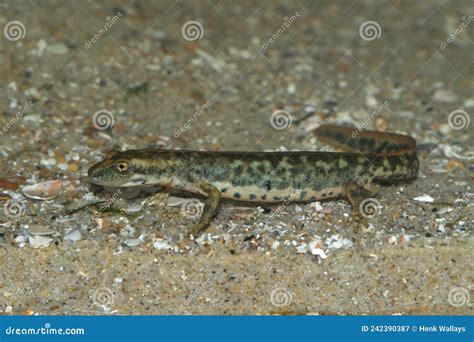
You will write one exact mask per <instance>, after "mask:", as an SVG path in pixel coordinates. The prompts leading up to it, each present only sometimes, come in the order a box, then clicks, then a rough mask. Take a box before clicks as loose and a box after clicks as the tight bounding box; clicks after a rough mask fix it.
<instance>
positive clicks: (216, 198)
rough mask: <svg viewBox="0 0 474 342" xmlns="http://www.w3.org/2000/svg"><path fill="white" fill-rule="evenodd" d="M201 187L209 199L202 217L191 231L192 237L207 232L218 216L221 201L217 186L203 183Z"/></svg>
mask: <svg viewBox="0 0 474 342" xmlns="http://www.w3.org/2000/svg"><path fill="white" fill-rule="evenodd" d="M199 187H200V188H201V190H202V191H203V192H205V193H206V195H207V199H206V202H205V205H204V209H203V211H202V214H201V217H200V218H199V222H198V223H197V224H196V225H194V226H193V227H192V228H191V229H190V231H189V235H192V236H193V237H197V236H198V235H199V234H200V233H201V232H203V231H204V230H206V228H207V227H208V226H209V223H210V222H211V220H212V218H213V217H214V216H215V215H216V214H217V208H218V207H219V202H220V200H221V193H220V192H219V190H218V189H217V188H216V187H215V186H213V185H211V184H209V183H205V182H201V183H200V184H199Z"/></svg>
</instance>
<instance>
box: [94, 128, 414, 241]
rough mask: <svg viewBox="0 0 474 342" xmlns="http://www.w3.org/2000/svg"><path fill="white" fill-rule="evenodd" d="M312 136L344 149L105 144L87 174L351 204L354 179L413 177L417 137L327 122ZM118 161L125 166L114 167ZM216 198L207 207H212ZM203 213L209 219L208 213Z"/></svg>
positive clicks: (130, 182)
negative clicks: (108, 148) (111, 147)
mask: <svg viewBox="0 0 474 342" xmlns="http://www.w3.org/2000/svg"><path fill="white" fill-rule="evenodd" d="M315 135H316V136H317V137H318V138H319V139H320V140H322V141H324V142H326V143H328V144H331V145H334V146H338V147H343V148H344V149H345V150H346V151H349V152H311V151H298V152H230V151H225V152H219V151H186V150H184V151H183V150H164V149H141V150H128V151H124V152H119V151H112V152H109V153H108V154H107V156H106V159H104V160H103V161H101V162H99V163H97V164H95V165H93V166H92V167H91V168H90V169H89V172H88V175H89V181H90V182H91V183H95V184H99V185H102V186H113V187H129V186H143V185H161V186H166V187H171V188H174V189H177V190H184V191H188V192H192V193H196V194H201V195H204V196H206V197H208V198H211V197H212V198H213V201H217V202H219V201H220V199H221V198H225V199H232V200H236V201H244V202H255V203H277V202H285V203H286V202H298V201H315V200H320V199H329V198H336V197H341V196H343V197H346V198H348V199H349V200H350V201H351V204H352V205H353V207H354V206H355V205H357V204H358V203H357V202H359V201H360V200H361V199H360V198H358V196H356V195H354V196H351V194H350V193H349V192H348V191H349V190H348V189H353V188H354V184H358V185H359V186H361V187H364V186H366V185H368V184H372V183H394V182H398V181H401V180H407V179H411V178H414V177H416V176H417V173H418V168H419V164H418V158H417V155H416V142H415V140H414V139H413V138H411V137H409V136H406V135H400V134H394V133H382V132H374V131H362V132H358V131H355V130H353V129H351V128H349V127H342V126H334V125H325V126H321V127H320V128H319V129H317V130H316V131H315ZM124 164H125V165H126V170H125V171H124V170H122V169H120V167H123V165H124ZM118 165H121V166H120V167H119V166H118ZM349 184H350V187H348V185H349ZM351 191H352V190H351ZM353 192H354V194H358V193H361V192H360V191H359V192H357V191H353ZM210 193H212V196H210ZM359 197H360V196H359ZM217 204H218V203H217ZM217 204H216V203H213V204H212V205H210V207H212V208H214V209H213V210H214V211H217V206H218V205H217ZM204 215H206V217H207V221H209V214H208V213H204V214H203V216H204ZM198 225H199V227H200V229H193V230H192V231H193V232H194V233H195V234H198V233H199V232H200V231H202V230H203V229H205V227H204V225H203V224H202V222H200V223H198Z"/></svg>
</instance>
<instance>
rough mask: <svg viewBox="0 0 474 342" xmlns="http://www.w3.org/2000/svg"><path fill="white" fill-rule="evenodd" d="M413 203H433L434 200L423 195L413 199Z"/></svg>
mask: <svg viewBox="0 0 474 342" xmlns="http://www.w3.org/2000/svg"><path fill="white" fill-rule="evenodd" d="M414 200H415V201H419V202H426V203H433V202H434V198H433V197H431V196H430V195H423V196H418V197H415V198H414Z"/></svg>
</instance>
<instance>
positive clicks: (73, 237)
mask: <svg viewBox="0 0 474 342" xmlns="http://www.w3.org/2000/svg"><path fill="white" fill-rule="evenodd" d="M81 236H82V234H81V231H80V230H79V229H74V230H72V231H70V232H69V233H67V234H66V235H64V240H69V241H79V240H80V239H81Z"/></svg>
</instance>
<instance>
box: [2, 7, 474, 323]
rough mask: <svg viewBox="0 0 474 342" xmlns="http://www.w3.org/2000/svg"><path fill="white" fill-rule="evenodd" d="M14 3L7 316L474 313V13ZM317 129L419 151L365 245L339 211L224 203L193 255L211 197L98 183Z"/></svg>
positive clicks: (289, 143)
mask: <svg viewBox="0 0 474 342" xmlns="http://www.w3.org/2000/svg"><path fill="white" fill-rule="evenodd" d="M0 9H1V10H0V25H1V26H2V27H3V28H5V27H11V26H12V25H16V28H17V30H19V32H20V35H19V36H17V35H16V33H15V31H8V30H5V31H4V32H3V33H4V35H3V36H0V38H2V39H0V79H1V80H2V82H0V84H1V87H2V90H1V91H0V128H1V130H0V132H1V135H0V161H1V163H0V200H1V202H0V204H2V205H4V206H5V208H6V209H5V210H3V211H0V224H1V225H0V265H1V267H0V312H2V313H4V314H58V315H59V314H287V315H291V314H472V313H473V306H472V301H473V300H474V294H473V282H474V272H473V270H472V261H473V250H474V248H473V247H474V239H473V236H472V229H473V226H474V224H473V218H474V215H473V210H472V208H473V197H472V193H473V190H472V187H473V178H472V171H473V169H474V168H473V158H474V156H473V151H472V146H474V134H473V129H472V127H473V123H472V122H471V121H472V120H471V119H472V118H473V113H474V97H473V91H472V89H473V86H474V72H473V67H474V64H473V62H472V60H473V59H472V57H473V52H472V42H473V41H474V35H473V30H472V27H473V25H474V19H472V20H471V19H470V18H471V17H469V15H470V14H471V15H472V13H474V6H473V4H472V2H470V1H456V2H443V1H440V2H439V3H438V2H431V1H430V2H428V1H426V2H416V3H414V2H411V1H401V2H397V3H396V4H395V3H390V2H384V1H380V2H379V1H373V2H372V1H355V2H352V1H347V2H346V1H339V2H333V1H320V2H318V3H314V2H306V1H299V2H294V3H291V4H288V3H287V2H286V1H281V2H276V1H272V2H268V3H267V2H257V1H248V2H243V3H241V2H239V3H238V4H233V3H230V2H228V3H226V2H219V1H216V2H213V1H209V2H208V1H202V2H193V5H190V4H187V3H184V2H183V3H181V2H178V3H175V2H173V1H169V2H166V1H160V2H156V3H151V2H146V3H145V2H140V3H138V2H130V3H127V2H125V1H122V2H108V3H96V4H94V3H86V2H74V3H73V2H68V4H67V5H61V6H59V5H57V4H55V3H54V2H48V3H47V2H35V1H32V2H30V1H19V2H15V3H14V4H13V3H11V4H10V3H7V4H2V5H1V7H0ZM18 22H19V23H20V24H21V25H20V24H18ZM189 22H197V24H196V23H193V24H194V25H195V26H194V29H195V30H197V36H192V35H193V34H192V33H190V32H186V30H185V26H186V25H189ZM367 23H368V24H367ZM374 23H375V24H374ZM463 23H464V24H463ZM369 24H370V25H371V29H372V30H375V36H372V34H371V33H370V31H369V32H365V31H364V30H363V27H364V26H366V25H369ZM7 32H9V33H7ZM448 38H449V39H448ZM277 110H281V111H282V113H284V115H285V116H286V118H287V119H289V121H287V122H286V123H284V127H276V128H275V122H273V121H272V119H271V118H272V113H275V111H277ZM95 113H100V114H104V113H105V116H106V117H107V118H108V119H110V120H109V121H108V122H105V125H106V126H107V127H100V125H98V122H97V120H95V121H94V114H95ZM112 121H113V125H112ZM290 122H291V124H290ZM324 123H337V124H349V125H353V126H355V127H359V128H369V129H378V130H382V131H385V130H388V131H394V132H400V133H405V134H409V135H411V136H413V137H415V138H416V139H417V141H418V147H419V154H420V175H419V177H418V178H417V179H416V180H414V181H412V182H409V183H403V184H395V185H391V186H387V187H383V188H382V189H381V192H380V194H379V195H378V196H376V197H375V199H374V200H375V204H376V206H375V207H376V213H375V215H374V216H373V217H371V218H370V219H369V223H370V224H369V227H368V229H366V230H362V231H358V232H354V230H353V227H352V226H351V225H350V214H351V208H350V206H349V204H348V203H347V202H345V201H344V200H336V201H329V202H321V203H319V202H318V203H312V204H298V205H294V204H290V205H278V206H273V207H265V208H263V207H245V206H239V205H236V204H235V203H226V204H225V205H223V206H222V208H221V210H220V212H219V214H218V216H217V217H216V218H215V220H214V221H213V223H212V225H211V227H210V228H209V229H208V230H207V231H206V233H205V234H203V235H202V236H201V237H200V238H199V239H198V240H197V241H189V240H186V239H184V232H185V229H186V228H187V227H189V226H190V225H192V224H193V223H194V222H196V220H197V216H196V215H195V214H196V212H199V210H200V206H201V202H199V201H196V200H192V199H189V198H187V199H185V198H181V197H176V196H172V197H170V198H166V196H164V197H162V198H161V200H159V201H155V202H153V201H150V200H148V201H146V199H147V197H146V195H144V193H143V190H144V189H140V190H141V191H142V192H141V193H140V194H138V193H121V194H120V196H112V195H111V194H109V193H107V192H106V191H103V189H96V188H92V187H90V186H89V185H88V184H87V183H86V182H84V177H85V176H86V174H87V170H88V168H89V167H90V166H91V165H93V164H94V163H96V162H97V161H99V160H101V159H102V158H103V156H104V154H105V153H106V152H107V151H108V150H110V149H121V150H124V149H130V148H145V147H164V148H181V149H183V148H186V149H203V150H222V151H225V150H259V151H263V150H265V151H273V150H328V147H327V146H324V145H322V144H320V143H318V142H317V141H316V140H315V138H314V137H313V135H312V134H311V131H312V130H313V129H314V128H316V127H319V126H320V125H321V124H324ZM98 126H99V127H98ZM102 128H106V129H102ZM281 128H282V129H281ZM45 181H56V182H55V183H50V184H53V186H51V185H50V189H49V190H50V191H51V192H52V193H53V195H52V196H51V197H52V198H50V199H44V195H41V196H39V197H43V199H34V198H31V197H32V196H31V191H28V188H26V190H25V187H26V186H29V185H35V184H38V183H42V182H45ZM59 186H60V189H59ZM56 188H57V189H56ZM30 190H31V189H30ZM33 190H34V188H33ZM55 190H59V191H58V193H57V194H55V193H54V192H55ZM97 201H108V204H109V205H110V206H109V209H111V210H102V209H99V208H98V207H93V206H89V207H86V208H84V209H82V210H78V211H76V212H74V213H70V211H71V210H73V209H78V208H80V207H81V206H85V205H88V204H90V203H93V202H97ZM12 207H13V209H15V210H16V211H11V208H12ZM7 208H10V209H7Z"/></svg>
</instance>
